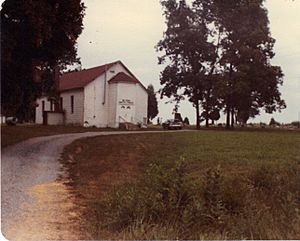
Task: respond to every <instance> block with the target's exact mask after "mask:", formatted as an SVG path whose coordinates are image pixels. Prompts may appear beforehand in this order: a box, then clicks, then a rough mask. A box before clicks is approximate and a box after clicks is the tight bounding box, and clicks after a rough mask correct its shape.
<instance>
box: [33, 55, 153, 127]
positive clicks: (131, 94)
mask: <svg viewBox="0 0 300 241" xmlns="http://www.w3.org/2000/svg"><path fill="white" fill-rule="evenodd" d="M58 87H59V93H60V101H59V103H56V104H55V103H54V101H53V100H51V98H49V97H46V96H44V97H41V98H39V99H38V100H37V105H36V123H38V124H48V125H60V124H74V125H83V126H96V127H112V128H118V127H119V125H120V123H132V124H147V106H148V94H147V90H146V88H145V87H144V86H143V84H142V83H141V82H140V81H139V80H138V79H137V78H136V77H135V76H134V75H133V74H132V73H131V71H130V70H128V68H127V67H126V66H125V65H124V64H123V63H122V62H121V61H117V62H113V63H109V64H105V65H101V66H99V67H95V68H90V69H84V70H81V71H72V72H67V73H64V74H63V75H61V76H60V77H59V80H58Z"/></svg>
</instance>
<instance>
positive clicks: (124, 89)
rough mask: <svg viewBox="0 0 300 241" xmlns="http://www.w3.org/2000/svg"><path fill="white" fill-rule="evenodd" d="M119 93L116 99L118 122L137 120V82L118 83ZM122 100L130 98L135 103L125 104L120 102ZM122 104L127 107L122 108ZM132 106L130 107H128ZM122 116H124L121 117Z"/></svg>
mask: <svg viewBox="0 0 300 241" xmlns="http://www.w3.org/2000/svg"><path fill="white" fill-rule="evenodd" d="M117 86H118V87H117V88H118V95H117V101H116V108H117V112H116V122H117V123H119V122H125V121H126V122H132V123H136V121H135V106H136V84H135V83H123V82H120V83H117ZM122 100H130V101H131V102H133V105H123V104H120V103H119V102H120V101H122ZM122 106H125V109H122ZM127 107H130V109H127ZM120 117H122V118H120Z"/></svg>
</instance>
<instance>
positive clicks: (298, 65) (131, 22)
mask: <svg viewBox="0 0 300 241" xmlns="http://www.w3.org/2000/svg"><path fill="white" fill-rule="evenodd" d="M0 2H3V0H0ZM83 2H84V3H85V5H86V7H87V8H86V15H85V17H84V30H83V32H82V34H81V35H80V37H79V39H78V56H79V57H80V58H81V62H82V67H83V68H89V67H94V66H99V65H102V64H105V63H109V62H113V61H116V60H121V61H122V62H123V63H124V64H125V65H126V66H127V67H128V68H129V69H130V70H131V71H132V72H133V73H134V75H135V76H136V77H137V78H138V79H139V80H140V81H141V82H142V83H143V84H144V85H145V86H146V87H147V86H148V85H149V84H152V85H153V86H154V88H155V90H159V89H160V88H161V86H160V81H159V77H160V72H161V71H162V69H163V66H161V65H158V60H157V57H158V56H159V55H160V54H159V53H157V52H156V50H155V45H156V44H157V42H158V41H159V40H160V39H162V37H163V32H164V31H165V29H166V24H165V19H164V17H163V15H162V8H161V6H160V3H159V0H83ZM265 6H266V8H267V9H268V13H269V20H270V29H271V35H272V37H273V38H275V39H276V44H275V48H274V51H275V53H276V56H275V57H274V58H273V60H272V64H273V65H279V66H281V67H282V70H283V72H284V74H285V77H284V84H283V86H282V87H280V91H281V93H282V98H283V99H284V100H285V101H286V103H287V108H286V109H285V110H283V111H282V112H281V113H274V114H271V115H270V114H263V113H262V114H261V115H260V116H257V117H256V118H255V119H254V120H253V119H251V120H249V121H250V122H261V121H262V122H266V123H268V122H269V121H270V119H271V117H274V118H275V120H276V121H279V122H285V123H286V122H291V121H296V120H298V119H299V118H300V14H299V13H300V0H294V1H293V0H266V3H265ZM157 98H158V102H159V114H158V116H159V117H162V118H163V120H166V119H168V118H171V117H172V109H173V107H174V104H166V102H167V101H168V99H163V100H161V99H160V98H159V96H157ZM179 112H180V113H181V114H182V116H183V118H184V117H188V118H189V120H190V122H192V123H194V122H195V110H194V108H193V107H192V104H191V103H189V102H188V101H184V102H182V103H181V104H180V108H179ZM224 121H225V118H224V116H222V118H221V119H220V120H219V122H224Z"/></svg>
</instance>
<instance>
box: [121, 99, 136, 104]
mask: <svg viewBox="0 0 300 241" xmlns="http://www.w3.org/2000/svg"><path fill="white" fill-rule="evenodd" d="M119 105H134V102H133V101H131V100H128V99H122V100H120V101H119Z"/></svg>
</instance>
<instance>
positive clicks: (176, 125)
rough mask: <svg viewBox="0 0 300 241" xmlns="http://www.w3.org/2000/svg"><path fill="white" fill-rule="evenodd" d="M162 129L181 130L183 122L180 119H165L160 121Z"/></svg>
mask: <svg viewBox="0 0 300 241" xmlns="http://www.w3.org/2000/svg"><path fill="white" fill-rule="evenodd" d="M162 126H163V128H164V129H168V130H181V129H182V127H183V123H182V121H180V120H176V119H175V120H171V119H170V120H166V121H165V122H163V123H162Z"/></svg>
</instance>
